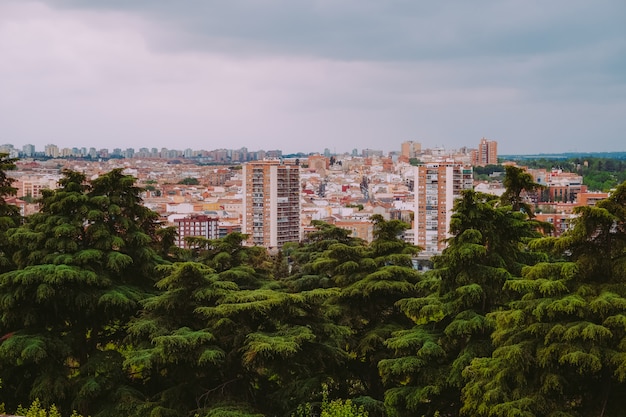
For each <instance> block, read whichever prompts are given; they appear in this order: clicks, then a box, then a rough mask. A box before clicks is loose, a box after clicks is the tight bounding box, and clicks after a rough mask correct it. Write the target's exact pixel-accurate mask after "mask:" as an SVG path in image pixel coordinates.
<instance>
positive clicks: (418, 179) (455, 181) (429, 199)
mask: <svg viewBox="0 0 626 417" xmlns="http://www.w3.org/2000/svg"><path fill="white" fill-rule="evenodd" d="M414 172H415V186H414V187H415V188H414V190H415V191H414V194H415V216H414V222H413V230H414V234H413V239H414V244H415V245H417V246H420V247H422V248H424V252H425V254H428V255H434V254H438V253H441V251H442V250H443V249H444V248H445V247H446V243H445V239H447V238H448V237H450V234H449V229H450V219H451V217H452V209H453V205H454V200H456V199H457V198H459V197H460V196H461V191H463V190H468V189H472V188H473V171H472V167H471V166H469V165H463V164H460V163H454V162H445V163H432V164H425V165H420V166H416V167H415V168H414Z"/></svg>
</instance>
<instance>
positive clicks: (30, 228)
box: [0, 170, 159, 414]
mask: <svg viewBox="0 0 626 417" xmlns="http://www.w3.org/2000/svg"><path fill="white" fill-rule="evenodd" d="M59 185H60V187H59V189H57V190H44V192H43V196H42V198H41V201H40V206H41V209H40V212H39V213H36V214H34V215H32V216H29V217H28V218H27V220H26V222H25V223H24V225H22V226H20V227H18V228H14V229H11V230H9V232H8V237H9V241H10V243H11V244H12V245H14V246H15V247H16V248H18V249H17V250H16V251H15V253H14V256H13V260H14V261H15V263H16V265H17V269H16V270H14V271H10V272H6V273H4V274H2V275H0V297H1V300H2V302H1V303H0V323H1V325H2V328H3V329H4V330H5V331H10V332H13V335H12V336H11V337H10V338H7V339H6V340H5V341H4V342H3V343H2V344H1V345H0V358H1V363H2V365H0V372H1V375H2V380H3V382H4V384H5V387H6V389H7V391H9V392H10V396H9V397H6V398H5V401H6V402H7V404H17V403H27V402H29V401H28V399H29V398H40V399H41V400H42V402H43V403H44V404H45V405H50V404H52V403H56V404H57V405H59V407H60V409H61V410H65V411H68V410H71V409H77V410H79V411H80V412H81V413H84V414H88V413H89V414H95V413H96V412H98V413H104V412H106V411H107V410H109V411H111V413H113V414H115V411H113V410H111V409H112V408H114V406H115V405H116V404H119V403H120V402H121V398H122V397H123V396H124V395H125V393H126V392H127V391H128V385H127V384H126V383H125V375H124V373H123V369H122V366H121V364H122V355H121V348H122V342H123V340H124V337H125V336H126V333H125V328H124V326H125V324H126V322H127V321H128V320H129V318H130V317H131V316H133V315H134V314H135V313H136V312H137V310H138V308H139V301H140V300H141V299H143V298H144V297H145V296H146V295H147V293H148V292H149V291H151V289H152V286H153V283H154V281H153V279H152V275H153V274H152V270H153V268H154V266H155V265H156V263H157V262H158V261H159V258H158V257H157V256H156V254H155V252H154V251H153V250H152V248H151V245H152V239H153V236H154V231H155V229H156V227H157V224H156V219H157V215H156V213H154V212H152V211H151V210H149V209H147V208H145V207H144V206H142V205H141V204H140V202H141V201H140V198H139V192H140V190H139V189H138V188H136V187H135V186H134V178H132V177H130V176H126V175H123V174H122V172H121V170H113V171H111V172H110V173H107V174H105V175H102V176H100V177H99V178H97V179H95V180H93V181H91V183H87V182H86V179H85V176H84V175H83V174H80V173H77V172H74V171H64V172H63V177H62V178H61V180H60V181H59Z"/></svg>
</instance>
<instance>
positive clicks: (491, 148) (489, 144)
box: [472, 138, 498, 166]
mask: <svg viewBox="0 0 626 417" xmlns="http://www.w3.org/2000/svg"><path fill="white" fill-rule="evenodd" d="M472 164H473V165H477V166H485V165H497V164H498V142H496V141H495V140H487V139H485V138H482V139H481V140H480V143H479V144H478V149H477V150H476V151H474V153H473V155H472Z"/></svg>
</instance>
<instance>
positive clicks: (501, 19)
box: [0, 0, 626, 154]
mask: <svg viewBox="0 0 626 417" xmlns="http://www.w3.org/2000/svg"><path fill="white" fill-rule="evenodd" d="M625 132H626V1H624V0H594V1H591V0H550V1H545V0H510V1H508V0H493V1H489V0H475V1H466V0H458V1H449V0H442V1H423V0H308V1H302V0H245V1H243V0H219V1H217V0H40V1H29V0H0V144H3V143H11V144H13V145H15V146H16V147H19V148H21V147H22V146H23V145H25V144H27V143H31V144H34V145H35V146H36V147H37V149H38V150H43V146H44V145H46V144H48V143H54V144H57V145H58V146H59V147H74V146H77V147H82V146H86V147H91V146H93V147H96V148H104V147H106V148H109V149H112V148H116V147H120V148H127V147H134V148H140V147H150V148H152V147H156V148H161V147H166V148H170V149H185V148H192V149H207V150H211V149H217V148H227V149H237V148H240V147H243V146H245V147H247V148H248V149H249V150H258V149H265V150H269V149H282V150H283V151H284V152H286V153H291V152H299V151H301V152H322V151H323V150H324V148H329V149H330V150H331V151H336V152H344V151H351V150H352V149H353V148H357V149H358V150H359V151H360V150H362V149H364V148H370V149H381V150H384V151H392V150H399V149H400V143H401V142H403V141H407V140H412V141H417V142H421V143H422V146H423V147H445V148H447V149H454V148H459V147H461V146H468V147H476V146H477V144H478V142H479V141H480V139H481V138H482V137H486V138H488V139H490V140H496V141H498V143H499V148H498V150H499V153H502V154H504V153H538V152H564V151H585V152H588V151H626V140H625V139H626V133H625Z"/></svg>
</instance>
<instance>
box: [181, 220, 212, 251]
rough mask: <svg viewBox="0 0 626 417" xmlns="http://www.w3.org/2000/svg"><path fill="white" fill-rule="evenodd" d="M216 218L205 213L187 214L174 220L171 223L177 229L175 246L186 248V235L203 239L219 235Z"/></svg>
mask: <svg viewBox="0 0 626 417" xmlns="http://www.w3.org/2000/svg"><path fill="white" fill-rule="evenodd" d="M218 221H219V220H218V218H217V217H210V216H206V215H189V216H187V217H183V218H179V219H176V220H174V221H173V222H172V223H173V224H174V226H176V228H177V230H178V235H177V236H176V242H175V244H176V246H178V247H179V248H188V247H189V245H188V244H187V242H186V241H185V238H186V237H190V236H198V237H203V238H205V239H217V238H218V237H219V227H218Z"/></svg>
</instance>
